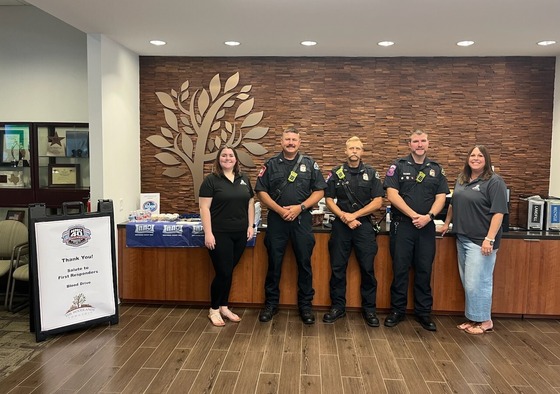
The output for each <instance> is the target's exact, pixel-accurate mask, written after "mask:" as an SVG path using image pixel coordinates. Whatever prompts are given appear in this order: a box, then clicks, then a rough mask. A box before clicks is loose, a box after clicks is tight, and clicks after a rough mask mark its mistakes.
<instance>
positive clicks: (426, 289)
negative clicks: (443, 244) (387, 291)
mask: <svg viewBox="0 0 560 394" xmlns="http://www.w3.org/2000/svg"><path fill="white" fill-rule="evenodd" d="M435 235H436V230H435V225H434V222H433V221H431V222H429V223H428V224H427V225H426V226H424V227H423V228H421V229H417V228H416V227H415V226H414V225H413V224H412V221H411V220H410V219H409V218H403V219H401V220H400V221H393V222H391V234H390V236H391V238H390V251H391V257H392V259H393V283H392V284H391V309H392V311H393V312H397V313H405V311H406V302H407V293H408V278H409V271H410V268H411V267H412V268H413V270H414V313H415V314H416V315H417V316H427V315H429V314H430V313H431V311H432V304H433V298H432V287H431V285H430V281H431V279H432V264H433V262H434V257H435V254H436V237H435Z"/></svg>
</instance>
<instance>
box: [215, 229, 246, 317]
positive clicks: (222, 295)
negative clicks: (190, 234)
mask: <svg viewBox="0 0 560 394" xmlns="http://www.w3.org/2000/svg"><path fill="white" fill-rule="evenodd" d="M214 238H215V239H216V247H215V248H214V249H213V250H210V249H209V250H208V253H209V254H210V259H211V260H212V265H213V266H214V271H215V272H216V276H215V277H214V280H212V284H211V285H210V300H211V305H212V309H218V308H219V307H220V306H228V302H229V292H230V290H231V280H232V277H233V269H234V268H235V266H236V265H237V263H239V260H240V259H241V256H242V255H243V251H244V250H245V246H247V231H239V232H235V233H229V232H228V233H225V232H224V233H220V232H215V233H214Z"/></svg>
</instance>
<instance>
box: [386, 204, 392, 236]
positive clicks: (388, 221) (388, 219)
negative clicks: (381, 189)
mask: <svg viewBox="0 0 560 394" xmlns="http://www.w3.org/2000/svg"><path fill="white" fill-rule="evenodd" d="M385 229H386V230H387V231H389V230H390V229H391V206H390V205H387V208H385Z"/></svg>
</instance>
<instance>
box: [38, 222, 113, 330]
mask: <svg viewBox="0 0 560 394" xmlns="http://www.w3.org/2000/svg"><path fill="white" fill-rule="evenodd" d="M111 230H112V228H111V220H110V217H109V216H100V217H80V218H77V219H69V220H60V221H45V222H37V223H35V234H36V256H37V279H38V293H39V294H38V297H39V303H40V308H39V318H40V322H41V329H42V330H43V331H49V330H55V329H58V328H61V327H66V326H71V325H76V324H80V323H84V322H88V321H92V320H96V319H100V318H104V317H108V316H112V315H114V314H115V313H116V308H117V306H116V301H115V290H114V278H113V257H112V248H113V247H112V240H111Z"/></svg>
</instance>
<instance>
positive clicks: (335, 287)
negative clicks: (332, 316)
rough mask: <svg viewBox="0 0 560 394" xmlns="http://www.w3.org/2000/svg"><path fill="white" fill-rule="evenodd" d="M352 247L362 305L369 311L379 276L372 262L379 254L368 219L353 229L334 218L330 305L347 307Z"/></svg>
mask: <svg viewBox="0 0 560 394" xmlns="http://www.w3.org/2000/svg"><path fill="white" fill-rule="evenodd" d="M352 247H354V252H355V253H356V259H357V260H358V264H359V265H360V273H361V284H360V293H361V295H362V308H363V309H364V310H365V311H366V312H374V311H375V296H376V291H377V280H376V279H375V274H374V264H373V263H374V259H375V255H376V254H377V242H376V240H375V232H374V231H373V226H372V225H371V223H370V222H369V221H364V222H363V223H362V225H361V226H359V227H357V228H356V229H354V230H351V229H350V228H349V227H348V226H347V225H346V224H344V223H343V222H342V221H341V220H340V219H338V218H337V219H336V220H335V221H334V222H333V226H332V232H331V238H330V240H329V254H330V259H331V280H330V292H331V305H332V307H333V308H337V309H345V308H346V270H347V268H348V258H349V257H350V253H351V252H352Z"/></svg>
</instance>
